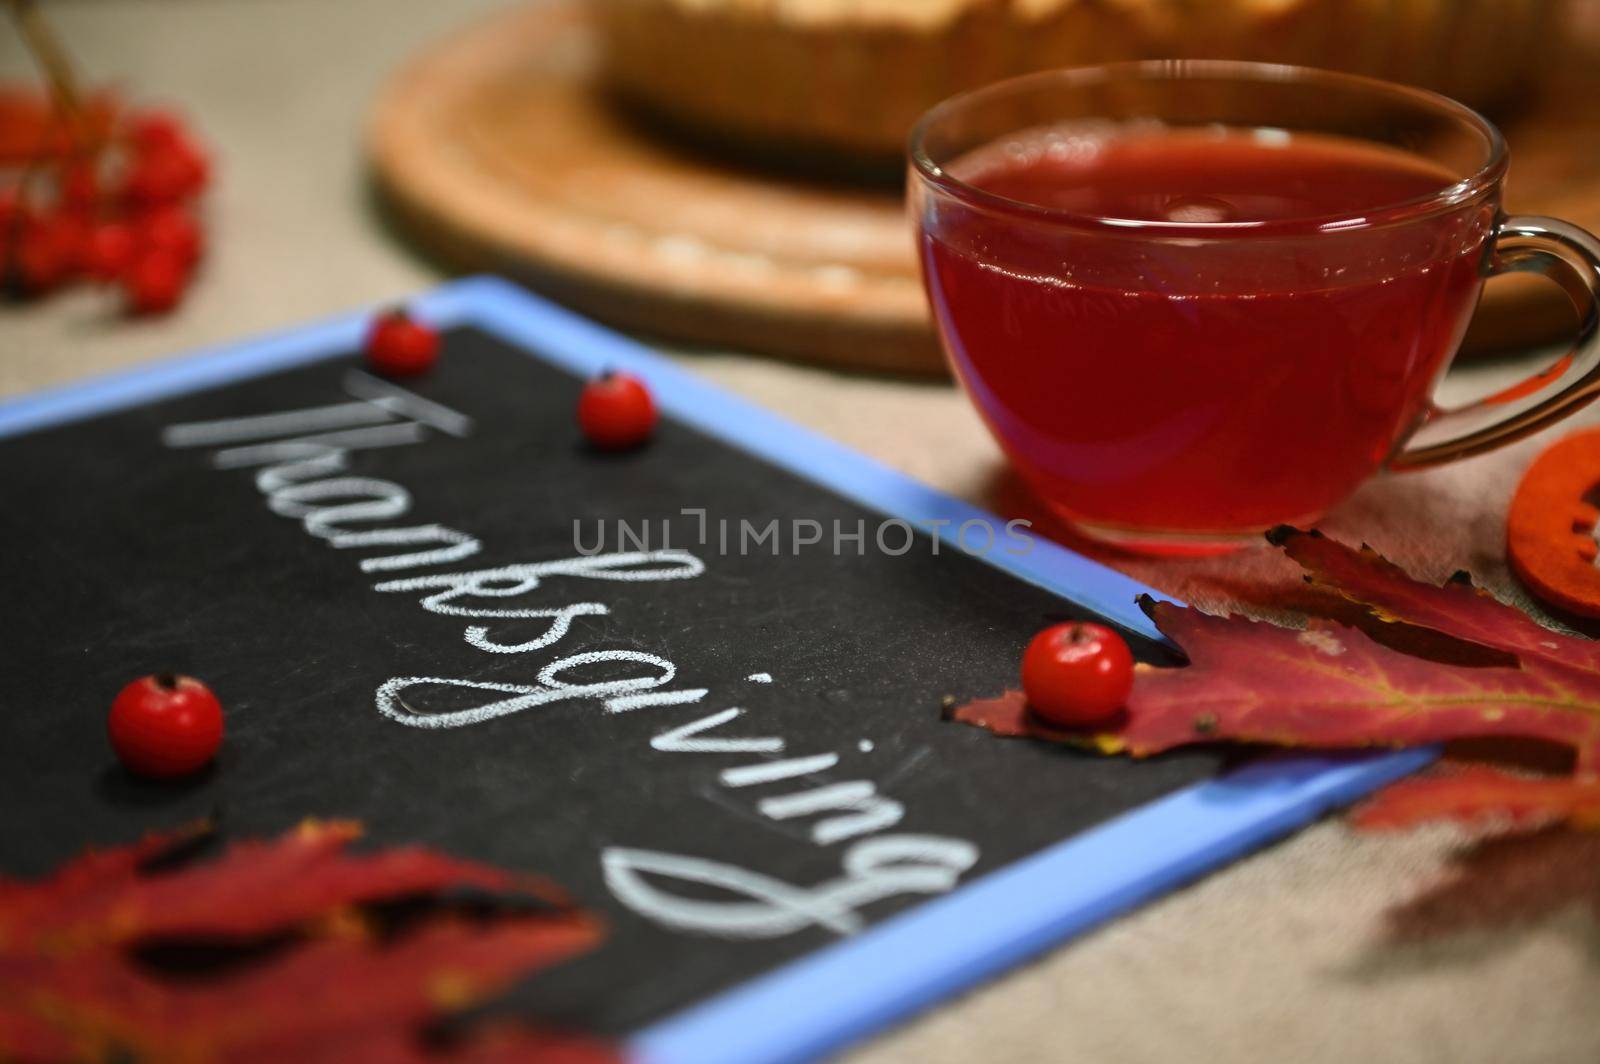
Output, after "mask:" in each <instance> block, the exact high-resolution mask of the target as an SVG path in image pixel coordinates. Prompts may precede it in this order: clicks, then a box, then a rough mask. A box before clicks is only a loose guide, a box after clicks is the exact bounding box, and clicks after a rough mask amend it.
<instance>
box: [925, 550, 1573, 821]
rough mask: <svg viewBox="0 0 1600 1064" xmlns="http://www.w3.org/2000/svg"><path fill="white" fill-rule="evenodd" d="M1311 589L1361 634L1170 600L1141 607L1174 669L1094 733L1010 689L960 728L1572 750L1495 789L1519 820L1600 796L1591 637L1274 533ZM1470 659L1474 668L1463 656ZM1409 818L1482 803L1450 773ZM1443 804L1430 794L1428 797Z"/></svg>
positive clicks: (1116, 739) (1150, 749) (1142, 751)
mask: <svg viewBox="0 0 1600 1064" xmlns="http://www.w3.org/2000/svg"><path fill="white" fill-rule="evenodd" d="M1270 538H1271V540H1272V542H1273V543H1274V544H1276V545H1277V546H1279V547H1281V548H1282V549H1283V550H1284V551H1285V552H1286V553H1287V554H1288V555H1289V556H1290V557H1291V558H1293V559H1294V560H1295V561H1296V562H1298V563H1299V564H1300V566H1301V567H1302V568H1304V569H1305V570H1306V573H1307V580H1308V581H1310V582H1312V583H1313V584H1316V585H1320V586H1321V587H1323V588H1325V589H1327V590H1330V591H1334V592H1337V593H1338V594H1339V595H1341V596H1343V597H1345V598H1347V599H1349V600H1350V601H1352V602H1354V603H1357V604H1359V605H1360V606H1361V607H1363V608H1365V610H1366V611H1367V620H1368V621H1369V622H1370V623H1369V624H1367V625H1366V627H1365V630H1363V629H1362V628H1354V627H1350V626H1348V625H1345V624H1340V623H1336V622H1333V621H1329V620H1325V619H1320V618H1313V619H1312V620H1311V621H1310V623H1309V624H1308V625H1307V626H1306V628H1305V629H1303V630H1300V629H1291V628H1284V627H1280V626H1277V625H1272V624H1264V623H1260V622H1255V621H1250V620H1246V619H1244V618H1240V617H1214V616H1210V615H1207V614H1204V613H1201V612H1200V611H1198V610H1194V609H1189V608H1186V607H1182V606H1176V605H1173V604H1171V603H1166V602H1156V601H1153V600H1145V601H1144V602H1142V606H1143V608H1144V610H1145V612H1146V613H1147V614H1149V616H1150V617H1151V619H1152V620H1154V621H1155V623H1156V626H1157V627H1158V628H1160V630H1161V631H1162V632H1163V633H1164V634H1165V635H1166V636H1167V637H1168V638H1169V639H1171V640H1172V641H1173V642H1174V643H1176V644H1177V645H1178V646H1179V647H1181V648H1182V650H1183V651H1184V653H1185V655H1187V657H1188V659H1189V664H1188V665H1187V666H1184V667H1180V668H1171V669H1164V668H1153V667H1150V666H1146V665H1141V666H1139V671H1138V675H1137V678H1136V679H1135V682H1134V688H1133V694H1132V696H1131V697H1130V698H1129V701H1128V706H1127V709H1126V712H1125V713H1124V714H1123V715H1122V716H1120V717H1119V718H1117V719H1116V720H1115V721H1114V722H1112V724H1111V725H1110V726H1108V727H1105V728H1102V729H1099V730H1095V731H1092V732H1080V731H1069V730H1064V729H1061V728H1056V727H1053V726H1051V725H1049V724H1047V723H1045V722H1043V721H1041V720H1039V719H1038V718H1037V717H1035V716H1034V715H1033V714H1032V713H1031V712H1030V711H1029V710H1028V708H1027V705H1026V702H1025V700H1024V699H1023V696H1022V694H1021V692H1018V691H1010V692H1007V693H1005V694H1004V695H1002V696H1000V697H999V698H993V699H981V700H977V701H973V702H969V703H967V704H966V705H962V706H958V707H956V708H955V709H954V710H953V711H952V713H951V716H953V717H954V719H956V720H960V721H963V722H965V723H968V724H974V725H977V726H979V727H983V728H987V729H988V730H990V731H992V732H994V733H996V734H998V735H1006V736H1030V737H1033V738H1038V739H1045V740H1049V741H1055V742H1066V743H1074V744H1078V745H1083V746H1088V747H1090V748H1093V749H1097V750H1099V751H1101V752H1104V753H1124V752H1125V753H1128V754H1131V755H1133V756H1135V757H1145V756H1149V755H1151V754H1157V753H1160V752H1162V751H1164V750H1170V749H1173V748H1175V747H1179V746H1186V745H1190V744H1194V743H1212V742H1243V743H1261V744H1270V745H1275V746H1290V747H1317V748H1352V747H1367V746H1415V745H1422V744H1427V743H1435V742H1442V741H1446V740H1453V739H1465V738H1477V737H1501V738H1505V737H1519V738H1529V739H1537V740H1543V741H1547V742H1553V743H1558V744H1560V745H1562V746H1565V747H1567V748H1569V749H1571V750H1572V751H1573V752H1574V754H1575V758H1576V766H1577V774H1576V775H1575V776H1574V777H1573V779H1572V780H1570V781H1567V782H1566V786H1565V787H1564V788H1561V789H1560V790H1559V792H1558V791H1556V790H1552V789H1550V788H1546V789H1544V790H1538V789H1536V788H1535V787H1534V784H1535V783H1537V782H1538V781H1525V782H1526V783H1527V786H1526V787H1525V788H1524V789H1522V790H1518V784H1517V782H1516V781H1515V780H1513V779H1512V778H1510V777H1497V778H1496V780H1495V787H1494V793H1495V795H1497V796H1498V800H1499V801H1501V802H1502V803H1505V804H1507V807H1508V808H1509V807H1510V804H1512V803H1515V804H1517V807H1518V808H1519V809H1520V810H1521V811H1522V812H1523V813H1524V814H1525V815H1531V814H1530V813H1529V810H1528V809H1527V808H1526V807H1527V806H1528V805H1529V804H1530V803H1534V802H1537V801H1539V800H1541V799H1544V800H1548V801H1551V802H1556V803H1558V804H1559V805H1560V809H1559V810H1558V812H1561V813H1564V811H1565V810H1566V808H1567V807H1569V806H1571V807H1577V806H1583V805H1585V803H1588V805H1589V806H1590V807H1592V805H1593V801H1592V799H1590V798H1589V797H1587V796H1588V795H1589V794H1590V789H1595V791H1596V792H1597V793H1600V780H1597V779H1596V778H1595V774H1596V773H1597V772H1600V643H1596V642H1593V641H1591V640H1588V639H1583V638H1580V637H1576V636H1569V635H1563V634H1561V633H1558V632H1554V631H1551V630H1550V629H1547V628H1545V627H1543V626H1542V625H1540V624H1538V623H1536V622H1535V621H1533V620H1532V619H1531V618H1529V617H1528V616H1527V615H1525V614H1523V613H1522V612H1520V611H1519V610H1516V609H1514V608H1512V607H1510V606H1507V605H1505V604H1503V603H1500V602H1497V601H1496V600H1495V599H1494V598H1492V597H1490V596H1489V595H1488V594H1486V593H1485V592H1483V591H1481V590H1479V589H1477V588H1474V587H1473V586H1472V585H1471V583H1470V581H1467V580H1465V579H1464V578H1460V577H1458V578H1456V579H1453V580H1451V581H1450V582H1448V583H1446V584H1445V585H1443V586H1435V585H1431V584H1425V583H1422V582H1419V581H1416V580H1412V579H1411V578H1410V577H1408V576H1407V575H1406V574H1405V573H1404V572H1403V571H1401V570H1400V569H1399V568H1398V567H1397V566H1395V565H1393V564H1391V563H1390V562H1388V561H1386V560H1385V559H1383V558H1382V557H1380V556H1379V555H1378V554H1377V553H1376V552H1374V551H1372V550H1370V549H1368V548H1365V547H1364V548H1362V549H1361V550H1359V551H1358V550H1352V549H1351V548H1349V547H1345V546H1343V545H1341V544H1339V543H1336V542H1334V541H1333V540H1330V539H1327V538H1325V537H1323V536H1321V535H1318V534H1316V533H1306V532H1300V531H1296V530H1293V529H1282V530H1279V531H1278V532H1276V533H1274V534H1273V536H1272V537H1270ZM1419 630H1420V631H1421V633H1422V634H1424V635H1427V634H1429V633H1432V634H1433V635H1434V637H1435V639H1437V637H1438V636H1443V637H1447V638H1448V639H1449V640H1450V641H1452V642H1456V643H1459V644H1463V645H1465V646H1466V648H1467V649H1468V650H1470V651H1474V652H1475V653H1469V654H1465V655H1452V656H1451V658H1450V660H1440V659H1439V657H1438V656H1437V655H1433V656H1429V657H1424V656H1419V655H1418V654H1416V653H1409V652H1407V650H1406V649H1405V648H1406V647H1407V646H1408V645H1409V644H1410V643H1412V642H1414V640H1413V639H1412V638H1410V636H1413V635H1415V634H1417V633H1418V632H1419ZM1473 657H1476V658H1477V659H1478V661H1477V662H1476V663H1473V664H1466V663H1462V661H1461V660H1458V659H1460V658H1473ZM1407 786H1408V787H1409V788H1411V790H1410V792H1409V794H1410V799H1411V801H1412V802H1413V804H1414V807H1415V808H1417V809H1419V810H1420V809H1424V808H1428V809H1431V810H1432V811H1434V812H1436V813H1437V815H1440V816H1455V815H1456V814H1457V813H1458V812H1465V813H1466V814H1469V815H1470V816H1471V817H1477V816H1480V815H1482V814H1483V813H1485V812H1486V811H1488V810H1489V806H1488V805H1485V804H1477V805H1471V807H1470V808H1468V805H1469V804H1470V803H1465V799H1464V798H1463V789H1464V786H1470V784H1469V785H1463V784H1462V783H1461V782H1460V781H1459V780H1456V781H1454V782H1452V781H1451V778H1450V777H1440V778H1437V779H1422V780H1416V781H1412V782H1411V783H1409V784H1408V785H1407ZM1434 788H1442V789H1443V790H1444V792H1447V793H1445V794H1444V798H1445V799H1448V800H1443V799H1441V800H1440V801H1437V802H1433V803H1432V804H1431V805H1430V804H1429V803H1428V801H1427V795H1428V793H1429V791H1430V789H1434Z"/></svg>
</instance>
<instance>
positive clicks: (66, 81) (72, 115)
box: [6, 0, 84, 142]
mask: <svg viewBox="0 0 1600 1064" xmlns="http://www.w3.org/2000/svg"><path fill="white" fill-rule="evenodd" d="M6 3H7V5H8V6H9V7H10V8H11V17H12V18H13V19H15V20H16V23H17V30H18V32H19V33H21V34H22V40H23V43H24V44H26V45H27V46H28V51H29V52H31V53H33V59H34V62H36V63H38V64H39V69H40V70H41V71H43V73H44V76H45V80H47V81H48V82H49V83H50V92H51V95H52V96H54V97H55V99H56V103H57V104H58V105H59V106H60V107H61V109H62V110H63V111H65V112H66V113H67V117H68V119H69V120H70V121H71V123H72V125H73V126H74V127H76V128H75V133H76V134H78V135H79V139H80V142H81V141H82V140H83V139H84V138H82V136H81V134H82V128H81V127H82V122H83V94H82V93H81V92H79V91H78V78H77V75H76V74H75V73H74V72H73V69H72V61H71V60H70V59H68V58H67V52H66V49H64V48H62V47H61V41H60V40H59V39H58V38H57V37H56V34H55V31H54V30H52V29H51V28H50V24H49V23H48V22H46V21H45V17H44V14H43V13H42V12H41V11H40V10H39V5H38V4H37V3H35V0H6Z"/></svg>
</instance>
